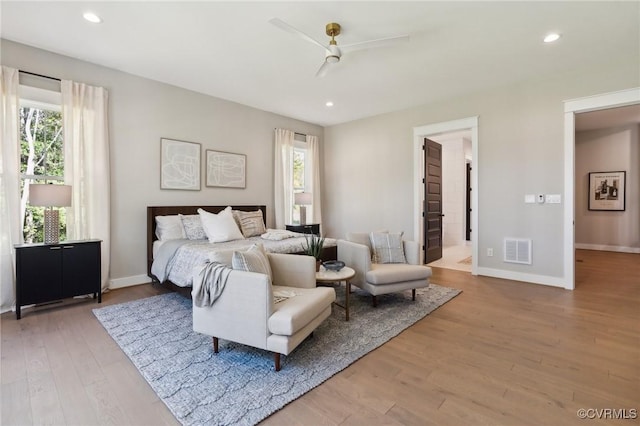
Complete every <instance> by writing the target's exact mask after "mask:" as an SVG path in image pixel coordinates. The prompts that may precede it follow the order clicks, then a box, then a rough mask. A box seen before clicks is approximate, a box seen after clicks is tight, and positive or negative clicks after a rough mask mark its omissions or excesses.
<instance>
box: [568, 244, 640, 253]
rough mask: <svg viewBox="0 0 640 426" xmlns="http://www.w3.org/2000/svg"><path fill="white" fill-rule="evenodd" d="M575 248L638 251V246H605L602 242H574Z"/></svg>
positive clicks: (639, 248) (623, 251)
mask: <svg viewBox="0 0 640 426" xmlns="http://www.w3.org/2000/svg"><path fill="white" fill-rule="evenodd" d="M575 246H576V248H577V249H582V250H601V251H615V252H618V253H640V247H625V246H607V245H604V244H580V243H576V244H575Z"/></svg>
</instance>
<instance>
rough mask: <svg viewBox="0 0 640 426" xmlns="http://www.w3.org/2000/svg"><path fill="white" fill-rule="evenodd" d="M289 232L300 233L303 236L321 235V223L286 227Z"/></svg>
mask: <svg viewBox="0 0 640 426" xmlns="http://www.w3.org/2000/svg"><path fill="white" fill-rule="evenodd" d="M285 227H286V228H287V231H293V232H300V233H302V234H316V235H320V224H319V223H307V224H306V225H285Z"/></svg>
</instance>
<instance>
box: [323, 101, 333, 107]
mask: <svg viewBox="0 0 640 426" xmlns="http://www.w3.org/2000/svg"><path fill="white" fill-rule="evenodd" d="M325 105H326V106H328V107H332V106H333V102H331V101H327V103H326V104H325Z"/></svg>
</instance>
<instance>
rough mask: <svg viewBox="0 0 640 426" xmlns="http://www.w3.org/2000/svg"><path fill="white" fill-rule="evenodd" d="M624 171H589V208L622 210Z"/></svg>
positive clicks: (623, 206) (624, 182)
mask: <svg viewBox="0 0 640 426" xmlns="http://www.w3.org/2000/svg"><path fill="white" fill-rule="evenodd" d="M625 185H626V172H593V173H589V210H605V211H624V209H625V205H624V204H625V190H626V188H625Z"/></svg>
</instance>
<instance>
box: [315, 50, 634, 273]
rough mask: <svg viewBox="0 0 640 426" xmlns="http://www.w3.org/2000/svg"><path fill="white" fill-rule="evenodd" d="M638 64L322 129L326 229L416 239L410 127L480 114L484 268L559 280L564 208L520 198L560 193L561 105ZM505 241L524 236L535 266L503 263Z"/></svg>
mask: <svg viewBox="0 0 640 426" xmlns="http://www.w3.org/2000/svg"><path fill="white" fill-rule="evenodd" d="M638 69H639V60H638V58H629V59H628V62H625V63H617V64H603V65H602V67H601V68H591V69H588V70H576V71H575V72H573V73H566V74H562V75H557V76H555V77H553V78H546V79H540V80H537V81H531V82H523V83H520V84H516V85H512V86H508V87H499V88H495V89H494V90H491V91H487V92H483V93H472V94H468V95H467V96H463V97H460V98H457V99H449V100H447V101H442V102H437V103H434V104H429V105H424V106H421V107H416V108H411V109H408V110H405V111H399V112H395V113H390V114H384V115H379V116H375V117H369V118H366V119H362V120H358V121H354V122H350V123H345V124H341V125H336V126H331V127H327V128H326V129H325V146H324V148H325V153H324V154H325V157H324V159H325V188H330V189H331V191H330V192H327V193H326V194H325V197H326V200H325V203H324V205H323V206H324V208H325V213H324V217H325V229H326V230H327V231H328V233H329V234H330V235H333V236H338V237H340V236H344V235H345V233H346V232H348V231H362V230H372V229H395V230H404V231H405V233H406V234H408V235H413V230H414V225H415V224H414V223H413V181H412V179H413V174H412V164H413V163H412V162H413V157H412V155H413V151H412V144H413V139H412V136H413V135H412V129H413V127H418V126H424V125H428V124H433V123H439V122H445V121H452V120H457V119H462V118H466V117H473V116H479V127H478V134H479V139H478V140H479V141H478V158H474V159H473V161H474V166H475V167H477V168H478V169H477V170H478V179H479V182H478V185H479V188H480V192H479V194H478V197H479V206H478V207H479V208H478V214H479V223H478V224H477V225H476V224H474V228H473V234H474V238H478V244H479V252H480V253H479V259H478V264H479V267H480V268H481V269H482V272H481V273H487V274H494V275H496V276H498V275H499V272H500V271H507V272H513V273H515V275H517V276H519V277H524V278H523V279H526V280H531V281H535V282H549V283H558V282H559V281H560V280H559V279H558V278H561V277H563V275H564V271H563V258H564V253H563V231H564V228H563V208H564V207H563V204H544V205H538V204H534V205H532V204H525V203H524V195H525V194H536V193H545V194H562V193H563V176H564V174H563V172H564V169H563V167H564V166H563V161H564V160H563V140H564V114H563V101H564V100H567V99H573V98H579V97H583V96H589V95H595V94H600V93H606V92H610V91H615V90H620V89H625V88H630V87H637V86H638V85H639V83H640V81H639V80H640V76H639V75H638ZM505 237H516V238H531V239H532V240H533V264H532V265H520V264H510V263H504V262H503V261H502V258H503V253H502V245H503V239H504V238H505ZM487 248H493V249H494V256H493V257H487V256H486V249H487ZM512 276H513V275H512ZM554 285H559V284H554Z"/></svg>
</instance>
